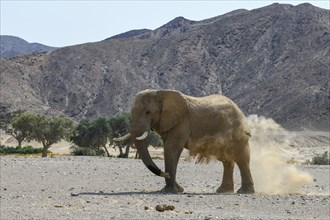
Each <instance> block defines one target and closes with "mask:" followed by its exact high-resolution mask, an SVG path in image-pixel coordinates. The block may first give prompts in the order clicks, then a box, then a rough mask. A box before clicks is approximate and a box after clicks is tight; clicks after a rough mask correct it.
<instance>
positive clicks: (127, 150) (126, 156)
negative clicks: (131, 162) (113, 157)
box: [124, 144, 131, 158]
mask: <svg viewBox="0 0 330 220" xmlns="http://www.w3.org/2000/svg"><path fill="white" fill-rule="evenodd" d="M130 147H131V145H129V144H128V145H126V149H125V155H124V158H128V155H129V149H130Z"/></svg>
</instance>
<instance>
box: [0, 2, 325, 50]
mask: <svg viewBox="0 0 330 220" xmlns="http://www.w3.org/2000/svg"><path fill="white" fill-rule="evenodd" d="M0 1H1V26H0V30H1V32H0V33H1V35H13V36H18V37H21V38H23V39H25V40H27V41H28V42H30V43H32V42H38V43H42V44H45V45H48V46H56V47H63V46H69V45H75V44H81V43H86V42H96V41H100V40H104V39H105V38H108V37H110V36H113V35H116V34H119V33H123V32H126V31H129V30H132V29H142V28H148V29H156V28H158V27H160V26H161V25H163V24H165V23H167V22H169V21H170V20H172V19H174V18H175V17H178V16H183V17H185V18H187V19H190V20H196V21H198V20H203V19H207V18H211V17H214V16H218V15H222V14H225V13H227V12H230V11H232V10H235V9H241V8H244V9H248V10H251V9H255V8H260V7H263V6H266V5H270V4H272V3H275V2H278V3H284V4H291V5H298V4H301V3H304V2H309V3H311V4H313V5H315V6H318V7H321V8H326V9H329V0H321V1H298V0H294V1H261V0H259V1H248V0H245V1H235V0H232V1H216V0H213V1H205V0H204V1H198V0H194V1H189V0H185V1H174V0H172V1H150V0H149V1H137V0H135V1H125V0H124V1H106V0H102V1H87V0H85V1H77V0H76V1H70V0H56V1H55V0H53V1H52V0H48V1H41V0H38V1H28V0H20V1H17V0H0Z"/></svg>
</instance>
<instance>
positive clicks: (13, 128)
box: [1, 110, 35, 147]
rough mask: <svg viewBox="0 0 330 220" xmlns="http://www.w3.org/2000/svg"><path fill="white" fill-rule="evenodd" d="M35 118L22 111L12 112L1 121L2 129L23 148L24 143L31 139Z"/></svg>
mask: <svg viewBox="0 0 330 220" xmlns="http://www.w3.org/2000/svg"><path fill="white" fill-rule="evenodd" d="M34 116H35V115H34V114H32V113H29V112H24V111H20V110H19V111H15V112H12V113H11V114H9V115H8V116H7V117H6V118H4V119H3V120H1V128H2V129H3V130H4V131H5V132H6V133H7V134H9V135H11V136H13V137H14V138H15V139H16V140H17V142H18V147H22V142H23V141H25V140H29V139H30V138H31V131H32V128H33V120H34Z"/></svg>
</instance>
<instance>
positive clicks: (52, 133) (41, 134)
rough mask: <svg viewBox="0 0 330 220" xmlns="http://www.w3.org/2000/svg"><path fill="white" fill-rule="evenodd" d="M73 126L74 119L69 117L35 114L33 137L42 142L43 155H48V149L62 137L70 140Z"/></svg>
mask: <svg viewBox="0 0 330 220" xmlns="http://www.w3.org/2000/svg"><path fill="white" fill-rule="evenodd" d="M73 128H74V125H73V121H72V120H71V119H69V118H67V117H64V116H59V117H47V116H43V115H35V116H34V118H33V128H32V130H31V139H34V140H36V141H38V142H40V143H42V145H43V150H42V157H47V151H48V149H49V148H50V147H51V146H52V145H53V144H55V143H57V142H59V141H60V140H62V139H65V140H69V137H70V136H71V134H72V131H73Z"/></svg>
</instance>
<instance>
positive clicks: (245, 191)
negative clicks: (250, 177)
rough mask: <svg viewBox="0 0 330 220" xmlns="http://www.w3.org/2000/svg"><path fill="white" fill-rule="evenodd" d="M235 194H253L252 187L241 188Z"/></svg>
mask: <svg viewBox="0 0 330 220" xmlns="http://www.w3.org/2000/svg"><path fill="white" fill-rule="evenodd" d="M237 193H240V194H252V193H255V191H254V186H253V185H252V186H242V187H241V188H240V189H239V190H237Z"/></svg>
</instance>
